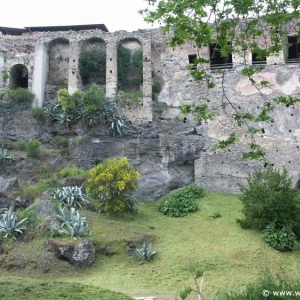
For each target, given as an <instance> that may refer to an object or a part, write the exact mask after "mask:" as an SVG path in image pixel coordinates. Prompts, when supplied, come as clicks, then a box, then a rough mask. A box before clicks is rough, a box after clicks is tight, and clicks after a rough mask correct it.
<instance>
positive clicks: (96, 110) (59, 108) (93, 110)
mask: <svg viewBox="0 0 300 300" xmlns="http://www.w3.org/2000/svg"><path fill="white" fill-rule="evenodd" d="M44 112H45V114H46V116H47V117H49V118H51V119H52V120H53V121H57V122H58V123H59V124H61V125H65V126H66V127H69V126H71V125H73V124H75V123H77V122H78V121H80V120H81V121H82V122H83V123H87V124H88V126H94V125H96V124H104V125H105V126H107V128H108V130H107V132H108V133H112V134H114V135H115V134H120V135H122V134H124V131H125V129H126V128H127V124H128V122H127V121H126V119H125V117H124V116H123V115H121V114H120V113H119V112H118V110H117V108H116V107H115V105H114V104H113V102H111V101H110V100H109V99H107V98H106V97H105V93H104V91H103V90H102V89H101V88H99V87H98V86H97V85H96V84H92V85H91V86H90V87H89V89H88V90H87V91H86V92H85V93H84V92H80V91H76V92H75V93H73V94H72V95H70V94H68V92H67V90H65V89H60V90H59V91H58V101H56V100H53V101H50V102H48V103H47V104H46V106H45V107H44Z"/></svg>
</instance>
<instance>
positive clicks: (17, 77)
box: [10, 64, 28, 89]
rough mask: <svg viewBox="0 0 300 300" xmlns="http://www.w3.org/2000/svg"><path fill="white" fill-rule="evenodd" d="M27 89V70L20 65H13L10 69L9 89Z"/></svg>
mask: <svg viewBox="0 0 300 300" xmlns="http://www.w3.org/2000/svg"><path fill="white" fill-rule="evenodd" d="M19 87H20V88H24V89H28V69H27V68H26V67H25V66H24V65H21V64H18V65H15V66H13V67H12V68H11V69H10V88H11V89H16V88H19Z"/></svg>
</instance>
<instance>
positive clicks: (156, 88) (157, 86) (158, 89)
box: [152, 82, 161, 94]
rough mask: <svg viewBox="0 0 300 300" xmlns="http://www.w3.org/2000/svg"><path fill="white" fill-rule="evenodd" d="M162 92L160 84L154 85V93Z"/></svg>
mask: <svg viewBox="0 0 300 300" xmlns="http://www.w3.org/2000/svg"><path fill="white" fill-rule="evenodd" d="M160 91H161V84H160V83H159V82H155V83H153V85H152V92H153V93H156V94H158V93H160Z"/></svg>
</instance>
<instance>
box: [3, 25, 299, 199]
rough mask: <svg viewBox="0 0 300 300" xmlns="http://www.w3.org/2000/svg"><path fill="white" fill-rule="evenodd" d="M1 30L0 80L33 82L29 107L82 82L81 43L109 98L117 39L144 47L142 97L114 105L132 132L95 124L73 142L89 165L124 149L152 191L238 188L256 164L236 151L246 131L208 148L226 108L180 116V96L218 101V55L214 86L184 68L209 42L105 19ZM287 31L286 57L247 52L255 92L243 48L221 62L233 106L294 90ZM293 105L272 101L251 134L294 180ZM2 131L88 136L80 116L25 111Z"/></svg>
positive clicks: (225, 130) (76, 155)
mask: <svg viewBox="0 0 300 300" xmlns="http://www.w3.org/2000/svg"><path fill="white" fill-rule="evenodd" d="M0 31H1V32H2V36H1V37H0V71H1V72H2V75H3V76H2V77H0V88H1V89H2V90H4V89H7V88H12V89H14V88H17V87H24V88H28V89H30V90H32V91H33V92H34V93H35V95H36V99H35V102H34V103H33V106H42V105H43V103H46V102H47V101H49V100H50V99H52V98H54V97H55V95H56V92H57V90H58V89H60V88H61V87H67V88H68V91H69V92H70V93H72V92H74V91H75V90H77V89H81V88H84V83H83V82H82V78H81V77H80V75H79V71H78V59H79V55H80V52H81V51H82V49H84V48H86V47H90V45H91V44H93V45H96V47H98V48H99V49H100V51H102V52H103V53H105V57H106V76H105V80H104V81H103V82H102V86H103V88H105V90H106V95H107V97H109V98H113V97H115V96H116V95H117V94H118V89H119V85H118V76H117V68H118V61H117V49H118V46H119V45H120V44H122V45H123V46H124V47H125V48H127V49H130V50H131V51H133V50H135V49H140V50H142V53H143V83H142V85H141V87H140V89H141V91H142V94H143V96H142V99H141V101H140V103H139V104H138V105H135V106H134V107H122V106H121V105H120V107H119V109H120V110H123V111H124V113H125V114H126V116H127V118H128V119H129V120H130V121H131V122H132V127H131V129H130V131H129V135H126V136H124V137H110V136H105V135H103V134H101V132H100V131H99V130H98V129H97V128H94V129H92V132H91V134H90V135H91V136H92V138H91V139H90V140H89V141H88V142H86V143H85V144H81V145H78V146H77V147H73V148H72V149H71V151H70V152H71V156H72V158H73V160H74V162H75V163H76V164H77V165H79V166H84V167H89V166H91V165H94V164H96V163H97V162H101V161H103V160H104V159H107V158H109V157H122V156H127V157H128V158H129V160H130V163H131V164H132V165H133V166H134V167H135V168H137V169H138V170H139V171H140V173H141V175H142V176H141V182H140V189H139V194H140V196H142V197H144V198H146V199H149V200H153V199H156V198H158V197H160V196H162V195H163V194H165V193H166V192H168V191H170V190H172V189H174V188H178V187H181V186H184V185H187V184H190V183H192V182H195V183H196V184H197V185H199V186H201V187H204V188H206V189H212V190H219V191H224V192H233V193H237V192H238V191H239V188H238V185H237V183H238V182H240V181H244V180H245V178H246V176H247V174H248V173H249V172H250V171H251V170H253V169H254V168H255V167H257V166H261V165H262V163H259V162H244V161H243V162H242V161H240V157H241V151H243V150H244V149H246V147H247V143H248V142H249V140H248V137H247V136H244V137H243V138H242V139H241V141H240V143H239V144H237V145H235V146H232V147H230V148H228V149H226V150H224V151H217V152H213V151H211V146H212V145H213V144H215V143H216V142H217V141H218V140H222V139H224V138H226V137H227V136H228V134H229V133H230V132H231V130H232V129H233V127H232V126H233V125H232V123H231V122H229V120H228V119H227V118H226V115H225V114H224V113H220V114H219V115H218V116H217V117H216V118H215V120H214V121H207V122H201V123H198V122H196V121H194V120H193V119H192V118H191V119H189V118H188V119H183V120H178V118H177V117H178V114H179V109H178V107H179V105H180V104H182V103H190V102H193V101H196V100H197V99H198V98H199V97H201V96H203V95H207V94H208V95H209V96H210V98H211V99H215V100H216V103H217V100H220V99H221V97H222V85H221V84H222V80H223V79H222V76H221V75H220V74H219V73H218V72H216V71H215V70H216V69H219V68H221V69H222V68H224V65H223V62H222V59H221V58H220V57H219V58H216V59H215V60H214V61H211V64H210V65H208V66H207V68H208V69H210V72H211V75H212V76H213V78H214V80H215V82H216V83H217V86H216V87H215V88H214V89H211V90H207V87H206V86H204V85H202V84H198V83H196V82H195V81H194V80H193V79H192V78H191V77H189V76H188V70H187V65H188V64H193V60H194V59H195V57H198V56H201V57H204V58H207V59H209V58H210V51H211V49H210V47H207V48H205V49H197V48H196V46H195V45H194V44H193V43H192V42H190V43H186V44H185V45H182V46H177V47H174V48H170V47H167V46H166V41H167V39H168V36H166V35H164V34H162V33H161V31H160V30H159V29H153V30H139V31H136V32H126V31H118V32H108V31H107V29H106V27H105V26H104V25H103V24H95V25H84V26H64V27H62V26H61V27H60V26H58V27H33V28H25V29H24V30H23V29H18V30H17V29H13V28H4V27H0ZM289 39H290V42H291V45H292V46H291V49H290V51H289V54H288V57H287V58H285V57H284V55H283V53H278V55H277V56H272V57H266V59H265V60H264V61H257V59H256V57H255V56H254V55H252V53H247V55H246V59H247V62H248V63H249V64H263V65H264V66H265V68H264V69H263V70H262V71H261V72H260V73H259V74H258V75H256V76H257V77H258V79H259V80H267V81H269V82H271V84H272V86H271V87H266V88H263V89H261V90H260V91H259V92H258V90H257V89H255V88H254V87H253V85H252V84H251V82H250V81H249V80H248V78H246V77H243V76H242V75H241V72H240V71H241V68H242V66H243V62H244V59H245V56H243V57H242V56H240V55H238V54H236V55H232V57H231V58H230V61H229V64H227V65H226V76H225V84H224V87H225V89H226V93H227V95H228V97H230V100H231V102H232V103H233V105H234V106H235V108H236V109H237V110H239V109H241V107H247V108H248V109H249V111H250V112H255V111H256V110H257V109H258V108H259V106H260V105H262V98H261V94H263V95H264V97H274V96H277V95H282V94H283V95H298V94H299V92H300V83H299V76H300V70H299V66H298V64H297V60H295V57H296V58H297V57H298V54H299V53H298V47H295V45H296V44H295V41H294V40H293V32H291V36H290V37H289ZM4 74H6V76H4ZM7 75H8V76H7ZM154 84H159V85H160V86H161V91H160V92H159V93H158V92H157V93H155V92H153V86H154ZM219 102H220V101H218V103H219ZM245 105H246V106H245ZM226 109H229V110H230V108H226V107H225V110H226ZM299 114H300V109H299V105H295V106H290V107H286V108H285V109H284V110H283V109H282V108H278V109H276V110H275V112H274V119H275V122H274V123H270V124H263V123H262V124H260V126H261V129H262V130H261V134H259V135H257V140H258V142H259V143H260V144H261V145H262V146H263V147H264V148H265V149H266V150H267V152H268V158H269V159H270V160H271V161H272V162H274V165H275V166H276V167H282V166H284V167H286V168H287V169H288V170H289V172H290V174H291V175H292V176H293V180H294V183H295V186H296V185H297V181H298V180H299V178H300V174H299V173H300V172H299V170H300V168H299V159H298V155H299V151H300V150H299V139H300V127H299V120H298V116H299ZM6 131H7V136H8V137H9V138H11V139H13V140H17V139H18V138H23V139H28V138H38V139H40V140H41V141H42V142H43V144H47V143H50V141H51V139H53V137H54V135H55V134H57V133H60V134H63V135H65V136H67V137H68V138H69V139H70V140H71V139H73V138H75V137H84V136H86V135H87V131H86V129H84V128H82V127H80V126H79V125H78V126H75V127H74V128H72V129H68V130H66V129H59V128H55V129H53V128H50V127H49V126H48V127H47V126H44V128H41V125H40V124H37V122H36V121H35V120H33V119H30V118H29V117H28V116H26V114H25V116H23V118H21V114H20V117H19V118H12V119H10V120H9V122H8V124H7V126H6ZM62 131H63V132H62ZM1 134H3V133H2V132H1V131H0V135H1ZM80 153H81V154H82V153H83V154H84V155H83V157H84V159H82V158H80V157H82V155H80Z"/></svg>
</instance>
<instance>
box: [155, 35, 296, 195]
mask: <svg viewBox="0 0 300 300" xmlns="http://www.w3.org/2000/svg"><path fill="white" fill-rule="evenodd" d="M166 39H167V37H166V36H162V35H160V33H158V32H155V33H154V34H153V41H155V43H154V44H153V46H152V47H153V54H152V62H153V70H154V72H155V74H158V75H157V76H159V80H160V82H161V83H162V84H163V87H162V91H161V93H160V94H159V96H158V103H162V102H164V103H165V104H167V105H168V107H167V108H166V109H164V111H163V112H162V113H161V114H160V116H159V118H160V119H162V120H165V121H168V120H169V121H170V120H172V119H175V118H176V116H178V113H179V109H178V106H179V105H180V104H182V103H191V102H193V101H197V100H198V99H199V98H201V97H206V96H208V97H209V98H210V99H211V104H212V105H213V106H219V105H220V103H222V97H223V91H225V92H226V95H227V97H228V99H230V101H231V103H232V104H233V106H234V107H235V108H236V109H237V110H238V111H240V112H242V111H243V112H252V113H255V112H258V107H259V106H261V105H262V104H263V103H264V101H266V100H268V99H269V100H270V99H271V98H273V97H276V96H280V95H291V96H299V95H300V83H299V77H300V70H299V66H298V65H297V64H290V65H286V64H285V62H284V55H283V52H281V53H278V55H277V56H272V57H267V66H266V67H265V69H264V70H263V71H261V72H260V73H259V74H258V75H256V76H255V80H256V81H257V82H260V81H262V80H267V81H269V82H270V83H271V87H268V88H263V89H260V91H258V90H257V89H256V88H255V87H254V86H253V85H252V83H251V82H250V81H249V79H248V78H246V77H244V76H242V75H241V70H242V68H243V66H242V65H241V63H242V62H244V61H245V57H246V61H247V62H248V63H251V59H252V56H251V53H246V54H245V55H243V56H242V55H238V54H234V55H233V58H232V60H233V68H232V69H228V70H226V72H225V80H224V82H223V77H222V74H219V73H218V72H215V71H210V74H211V75H212V77H213V79H214V81H215V82H216V87H215V88H213V89H210V90H208V89H207V87H206V85H205V84H199V83H196V82H195V81H194V80H193V79H192V78H191V77H190V76H188V71H187V68H186V66H187V64H188V62H189V61H188V56H189V55H192V54H197V56H199V55H200V56H201V57H204V58H208V57H209V49H208V48H206V49H200V50H198V49H196V48H195V46H194V45H193V43H192V42H190V43H187V45H185V46H177V47H174V48H172V47H169V48H168V47H166V46H165V42H166ZM207 67H208V66H207ZM223 102H224V103H223V104H224V109H222V110H220V112H219V114H218V115H217V117H216V118H215V120H214V121H207V122H201V124H196V125H195V131H198V130H199V129H202V132H203V133H202V134H201V133H199V136H201V137H202V138H204V139H205V144H204V147H203V149H202V151H201V153H200V158H198V159H196V160H195V183H196V184H197V185H199V186H202V187H204V188H207V189H212V190H219V191H225V192H233V193H238V192H239V187H238V182H241V183H245V182H246V177H247V174H248V173H249V172H251V171H253V170H254V169H255V168H257V167H262V166H264V163H262V162H256V161H241V160H240V159H241V155H242V152H245V151H249V147H248V146H247V144H248V143H250V142H251V140H250V138H249V136H242V138H241V140H240V142H239V143H238V144H237V145H235V146H232V147H230V148H229V149H226V150H219V151H216V152H213V151H211V147H212V146H213V145H214V144H215V143H216V142H218V141H220V140H223V139H225V138H227V137H228V135H229V134H230V133H231V132H233V131H235V132H237V133H239V132H241V129H240V128H236V127H234V126H233V123H232V122H230V121H229V120H228V118H227V117H226V113H232V112H233V110H232V108H231V107H230V106H229V105H226V101H223ZM273 116H274V119H275V122H274V123H269V124H266V123H263V122H262V123H259V124H258V126H259V127H260V128H261V129H263V130H262V132H261V133H260V134H257V135H256V136H255V139H256V140H257V142H259V143H260V144H261V145H262V146H263V148H265V150H266V151H267V153H268V156H267V158H268V159H269V160H270V161H271V162H273V163H274V166H275V167H278V168H282V167H286V168H287V169H288V170H289V172H290V174H291V176H292V177H293V181H294V184H295V185H296V183H297V182H298V180H299V178H300V163H299V154H300V149H299V146H300V136H299V133H300V119H299V116H300V106H299V104H297V105H294V106H291V107H282V106H278V107H276V109H275V111H274V113H273ZM184 121H185V122H192V120H191V119H190V120H189V119H188V120H184Z"/></svg>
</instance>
